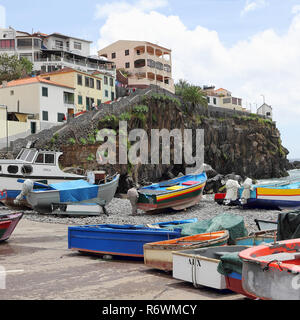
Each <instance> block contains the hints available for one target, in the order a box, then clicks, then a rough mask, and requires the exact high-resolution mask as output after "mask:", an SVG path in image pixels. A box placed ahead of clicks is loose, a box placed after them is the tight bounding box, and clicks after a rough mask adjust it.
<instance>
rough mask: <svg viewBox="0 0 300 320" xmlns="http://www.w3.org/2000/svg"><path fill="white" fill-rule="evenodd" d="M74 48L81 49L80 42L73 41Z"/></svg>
mask: <svg viewBox="0 0 300 320" xmlns="http://www.w3.org/2000/svg"><path fill="white" fill-rule="evenodd" d="M74 49H76V50H81V49H82V45H81V43H80V42H74Z"/></svg>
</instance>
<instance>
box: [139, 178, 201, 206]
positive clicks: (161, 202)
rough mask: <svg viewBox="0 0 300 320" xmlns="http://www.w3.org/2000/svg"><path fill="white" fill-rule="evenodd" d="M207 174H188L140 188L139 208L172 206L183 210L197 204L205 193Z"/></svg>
mask: <svg viewBox="0 0 300 320" xmlns="http://www.w3.org/2000/svg"><path fill="white" fill-rule="evenodd" d="M206 181H207V176H206V174H205V172H203V173H201V174H193V175H186V176H183V177H180V178H176V179H172V180H169V181H166V182H161V183H156V184H152V185H150V186H146V187H143V188H140V189H138V190H137V191H138V199H137V208H138V209H140V210H143V211H146V212H148V211H153V210H161V209H166V208H172V209H174V210H183V209H185V208H188V207H191V206H194V205H195V204H197V203H198V202H199V201H200V200H201V198H202V194H203V190H204V187H205V185H206Z"/></svg>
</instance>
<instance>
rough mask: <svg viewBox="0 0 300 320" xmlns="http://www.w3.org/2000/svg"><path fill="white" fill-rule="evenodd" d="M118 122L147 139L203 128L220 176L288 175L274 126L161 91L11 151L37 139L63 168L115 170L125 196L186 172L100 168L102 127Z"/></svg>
mask: <svg viewBox="0 0 300 320" xmlns="http://www.w3.org/2000/svg"><path fill="white" fill-rule="evenodd" d="M120 120H123V121H124V120H126V121H127V122H128V130H132V129H136V128H143V129H144V130H146V131H147V133H148V134H149V136H150V133H151V129H163V128H164V129H168V130H172V129H180V130H183V129H204V135H205V136H204V137H205V139H204V140H205V163H207V164H209V165H210V166H211V167H213V168H214V169H215V170H216V171H217V172H219V173H221V174H228V173H232V172H234V173H235V174H238V175H240V176H242V177H243V178H244V177H251V178H253V179H262V178H275V177H282V176H286V175H287V171H286V168H287V164H288V161H287V154H288V150H287V149H286V148H284V147H283V146H282V143H281V139H280V132H279V131H278V129H277V128H276V123H274V122H272V121H270V120H267V119H263V118H261V117H258V116H256V115H250V114H248V113H242V112H237V111H235V112H233V111H228V112H227V111H226V110H222V111H220V110H216V109H215V108H210V107H201V106H198V107H196V108H194V109H193V108H192V106H189V105H186V104H183V103H182V102H181V101H180V100H179V99H178V97H176V96H173V95H171V94H169V93H167V94H166V92H159V91H158V90H157V89H155V90H153V89H152V90H148V91H142V92H139V93H136V94H135V95H134V96H130V97H127V98H124V99H122V100H121V101H120V102H116V103H114V104H113V105H103V108H102V109H101V110H100V111H90V112H88V113H86V114H84V115H82V116H80V117H79V118H76V119H73V120H72V121H70V122H69V123H68V124H65V125H64V126H62V127H57V128H52V129H51V130H46V131H43V132H41V133H39V134H37V135H33V136H30V137H27V138H26V139H21V140H18V141H16V142H15V143H14V150H13V151H14V152H15V153H16V152H17V151H18V150H19V149H20V147H21V146H24V145H26V143H27V141H28V140H36V147H38V148H50V149H51V148H56V149H60V150H62V151H63V152H64V156H63V158H62V159H61V160H62V161H61V165H62V166H63V167H82V168H85V169H94V170H95V169H96V170H101V169H105V170H106V171H108V172H114V171H116V170H117V171H119V172H120V173H121V175H122V178H121V184H120V187H121V191H122V192H126V189H128V188H129V187H131V185H132V183H133V181H136V182H138V183H139V184H145V183H150V182H154V181H159V180H162V179H168V178H172V177H174V176H177V175H178V174H179V173H180V172H183V173H184V171H185V164H183V165H172V164H171V165H161V164H160V165H151V164H150V165H139V166H132V165H131V164H129V165H107V166H105V167H103V166H99V165H98V164H97V161H96V157H95V154H96V151H97V148H98V147H99V144H98V143H97V141H96V136H97V133H98V131H99V130H100V129H102V128H109V129H113V130H115V131H116V132H118V129H119V121H120ZM173 147H174V146H173Z"/></svg>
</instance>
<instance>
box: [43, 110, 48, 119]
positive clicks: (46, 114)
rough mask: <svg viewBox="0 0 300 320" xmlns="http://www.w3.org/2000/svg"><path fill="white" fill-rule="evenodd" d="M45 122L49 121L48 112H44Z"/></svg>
mask: <svg viewBox="0 0 300 320" xmlns="http://www.w3.org/2000/svg"><path fill="white" fill-rule="evenodd" d="M43 121H48V111H43Z"/></svg>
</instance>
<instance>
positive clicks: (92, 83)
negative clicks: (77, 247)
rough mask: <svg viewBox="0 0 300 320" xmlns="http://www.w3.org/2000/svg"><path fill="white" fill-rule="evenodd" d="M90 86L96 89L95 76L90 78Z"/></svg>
mask: <svg viewBox="0 0 300 320" xmlns="http://www.w3.org/2000/svg"><path fill="white" fill-rule="evenodd" d="M90 88H92V89H94V88H95V82H94V79H93V78H90Z"/></svg>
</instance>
